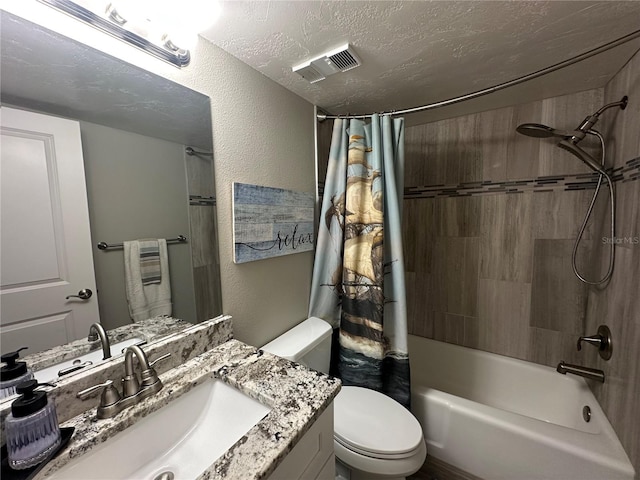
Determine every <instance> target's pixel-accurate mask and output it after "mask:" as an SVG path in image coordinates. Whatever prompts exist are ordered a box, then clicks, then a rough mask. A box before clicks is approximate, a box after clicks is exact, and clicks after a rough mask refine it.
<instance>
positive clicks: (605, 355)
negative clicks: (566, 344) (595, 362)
mask: <svg viewBox="0 0 640 480" xmlns="http://www.w3.org/2000/svg"><path fill="white" fill-rule="evenodd" d="M582 342H587V343H589V344H591V345H593V346H594V347H597V348H598V353H599V354H600V358H602V359H603V360H609V359H610V358H611V354H612V353H613V345H612V343H611V331H610V330H609V328H608V327H607V326H606V325H600V326H599V327H598V333H597V334H596V335H590V336H588V337H583V336H580V337H579V338H578V345H577V346H578V350H582Z"/></svg>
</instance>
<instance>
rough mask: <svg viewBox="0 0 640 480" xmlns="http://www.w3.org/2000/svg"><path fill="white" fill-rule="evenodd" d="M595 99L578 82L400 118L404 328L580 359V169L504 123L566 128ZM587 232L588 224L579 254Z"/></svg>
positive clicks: (498, 348)
mask: <svg viewBox="0 0 640 480" xmlns="http://www.w3.org/2000/svg"><path fill="white" fill-rule="evenodd" d="M603 97H604V92H603V90H602V89H598V90H590V91H587V92H582V93H577V94H572V95H567V96H563V97H556V98H550V99H545V100H542V101H538V102H534V103H530V104H526V105H520V106H515V107H509V108H502V109H498V110H491V111H488V112H482V113H479V114H474V115H467V116H464V117H457V118H453V119H448V120H443V121H439V122H435V123H430V124H426V125H420V126H415V127H410V128H407V130H406V139H405V148H406V175H405V202H404V209H405V210H404V216H403V218H404V222H403V223H404V232H403V233H404V235H403V236H404V239H405V259H406V262H405V263H406V271H407V285H408V292H407V301H408V313H409V319H410V320H409V331H410V332H411V333H413V334H415V335H420V336H425V337H429V338H434V339H436V340H442V341H446V342H451V343H457V344H460V345H464V346H467V347H473V348H479V349H482V350H487V351H490V352H495V353H499V354H502V355H509V356H512V357H517V358H521V359H524V360H529V361H533V362H537V363H542V364H546V365H556V364H557V363H558V362H559V361H560V360H565V361H567V362H580V361H581V356H580V355H579V354H578V352H576V351H575V350H576V348H575V345H576V340H577V337H578V336H579V335H583V334H584V332H585V328H586V310H587V295H588V291H587V288H586V287H585V286H583V285H582V284H581V283H580V282H579V281H578V280H577V279H576V278H575V276H574V275H573V272H572V270H571V252H572V248H573V244H574V239H575V237H576V235H577V234H578V229H579V227H580V222H581V220H582V216H583V214H584V212H585V211H586V208H587V206H588V204H589V200H590V197H591V195H592V190H589V189H586V188H585V186H584V184H585V183H586V184H587V185H590V184H591V183H592V177H591V176H590V175H589V173H590V172H589V170H588V169H587V168H586V167H585V166H584V165H583V164H582V163H581V162H579V161H578V160H577V159H575V158H574V157H572V156H571V155H569V154H568V153H566V152H564V151H562V150H560V149H558V148H557V147H556V146H555V143H554V142H553V141H541V140H538V139H532V138H529V137H524V136H522V135H518V134H517V133H516V131H515V128H516V126H517V125H519V124H520V123H525V122H533V123H543V124H547V125H552V126H555V127H557V128H560V129H567V130H568V129H572V128H574V127H575V126H576V125H577V124H578V123H579V122H580V121H581V120H582V119H583V118H584V117H585V116H586V115H588V114H589V113H591V112H593V111H595V110H597V109H598V108H599V107H600V106H601V105H602V102H603ZM568 174H573V175H574V176H573V177H572V178H571V180H573V181H572V182H571V181H569V182H568V181H567V178H566V177H567V176H568ZM575 174H585V178H583V179H581V178H575ZM567 183H569V185H567ZM574 184H575V185H574ZM576 188H581V189H579V190H577V189H576ZM569 189H571V190H569ZM574 189H575V190H574ZM592 239H593V227H592V226H590V228H589V229H588V230H587V232H586V234H585V243H584V244H583V245H584V246H583V248H582V249H581V252H580V259H581V260H584V259H586V258H588V254H587V250H588V245H587V244H588V242H591V241H592ZM581 263H582V265H583V269H584V268H585V266H584V265H585V264H586V263H587V262H586V261H583V262H581ZM558 292H563V294H562V295H559V294H558Z"/></svg>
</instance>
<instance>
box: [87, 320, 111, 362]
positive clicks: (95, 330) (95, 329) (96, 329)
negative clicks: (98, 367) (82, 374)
mask: <svg viewBox="0 0 640 480" xmlns="http://www.w3.org/2000/svg"><path fill="white" fill-rule="evenodd" d="M98 338H100V343H101V344H102V359H103V360H106V359H107V358H111V345H109V337H108V336H107V332H105V331H104V328H102V325H100V324H99V323H94V324H92V325H91V326H90V327H89V336H88V337H87V340H88V341H89V342H97V341H98Z"/></svg>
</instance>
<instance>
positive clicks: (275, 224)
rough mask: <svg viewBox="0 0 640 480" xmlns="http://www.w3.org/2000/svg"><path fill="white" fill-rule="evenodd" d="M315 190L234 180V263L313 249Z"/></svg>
mask: <svg viewBox="0 0 640 480" xmlns="http://www.w3.org/2000/svg"><path fill="white" fill-rule="evenodd" d="M314 205H315V198H314V195H313V194H310V193H301V192H294V191H291V190H284V189H282V188H271V187H263V186H260V185H250V184H246V183H238V182H234V183H233V244H234V257H233V261H234V263H246V262H253V261H255V260H262V259H264V258H271V257H279V256H282V255H290V254H292V253H300V252H308V251H309V250H313V219H314Z"/></svg>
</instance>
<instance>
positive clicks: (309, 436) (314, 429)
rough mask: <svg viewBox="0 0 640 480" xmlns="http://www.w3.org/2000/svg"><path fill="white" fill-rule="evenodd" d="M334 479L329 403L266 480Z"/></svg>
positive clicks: (330, 408)
mask: <svg viewBox="0 0 640 480" xmlns="http://www.w3.org/2000/svg"><path fill="white" fill-rule="evenodd" d="M292 479H301V480H334V479H335V455H334V453H333V403H331V405H329V406H328V407H327V409H326V410H325V411H324V412H323V413H322V415H320V418H318V420H316V422H315V423H314V424H313V425H312V426H311V428H310V429H309V431H308V432H307V433H305V434H304V436H303V437H302V438H301V439H300V441H299V442H298V443H297V445H296V446H295V447H294V448H293V450H291V452H290V453H289V455H287V456H286V457H285V459H284V460H283V461H282V463H281V464H280V465H278V467H277V468H276V470H275V471H274V472H273V473H272V474H271V476H269V480H292Z"/></svg>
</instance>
